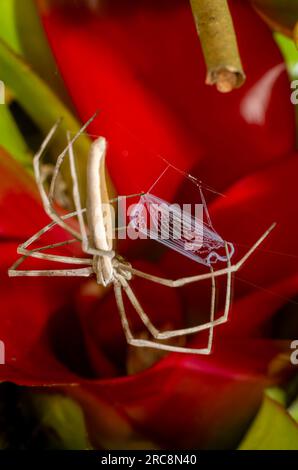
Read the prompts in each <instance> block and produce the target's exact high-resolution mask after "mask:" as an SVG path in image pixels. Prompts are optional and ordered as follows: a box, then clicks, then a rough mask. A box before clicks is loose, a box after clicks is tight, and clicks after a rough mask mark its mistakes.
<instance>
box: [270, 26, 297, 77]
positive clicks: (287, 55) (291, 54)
mask: <svg viewBox="0 0 298 470" xmlns="http://www.w3.org/2000/svg"><path fill="white" fill-rule="evenodd" d="M275 40H276V42H277V44H278V45H279V48H280V50H281V52H282V55H283V56H284V59H285V62H286V64H287V67H288V70H289V73H290V75H291V77H292V78H297V77H298V50H297V48H296V46H295V44H294V43H293V41H292V40H291V39H289V38H287V37H286V36H284V35H283V34H279V33H275Z"/></svg>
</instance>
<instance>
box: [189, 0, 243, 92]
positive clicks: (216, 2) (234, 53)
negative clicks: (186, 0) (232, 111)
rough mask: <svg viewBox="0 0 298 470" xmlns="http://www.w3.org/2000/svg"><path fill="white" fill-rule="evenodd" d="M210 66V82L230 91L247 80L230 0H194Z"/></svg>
mask: <svg viewBox="0 0 298 470" xmlns="http://www.w3.org/2000/svg"><path fill="white" fill-rule="evenodd" d="M190 4H191V8H192V12H193V16H194V19H195V24H196V28H197V31H198V34H199V37H200V40H201V45H202V49H203V53H204V57H205V62H206V66H207V77H206V83H207V84H208V85H214V84H215V85H216V87H217V89H218V91H220V92H222V93H228V92H230V91H232V90H233V89H234V88H238V87H240V86H241V85H242V84H243V83H244V81H245V74H244V71H243V68H242V63H241V58H240V55H239V50H238V44H237V38H236V34H235V30H234V25H233V21H232V17H231V14H230V10H229V7H228V4H227V1H226V0H190Z"/></svg>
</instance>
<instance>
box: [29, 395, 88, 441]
mask: <svg viewBox="0 0 298 470" xmlns="http://www.w3.org/2000/svg"><path fill="white" fill-rule="evenodd" d="M31 400H32V406H33V410H34V413H35V416H36V418H37V419H38V423H39V424H38V429H40V430H41V432H42V433H43V434H44V435H46V436H47V439H46V447H47V448H48V449H66V450H85V449H91V445H90V443H89V440H88V434H87V430H86V426H85V420H84V416H83V413H82V410H81V408H80V406H79V405H78V404H77V403H76V402H75V401H74V400H72V399H71V398H68V397H66V396H64V395H58V394H55V395H51V394H43V393H38V394H37V393H34V394H32V397H31ZM38 429H36V430H35V432H38Z"/></svg>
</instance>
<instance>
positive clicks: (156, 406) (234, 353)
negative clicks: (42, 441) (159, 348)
mask: <svg viewBox="0 0 298 470" xmlns="http://www.w3.org/2000/svg"><path fill="white" fill-rule="evenodd" d="M285 347H286V348H287V347H288V346H286V345H285ZM282 349H283V347H282V345H279V346H278V344H277V343H274V342H272V341H265V340H264V341H262V340H261V341H252V340H250V341H246V340H241V341H238V342H237V341H236V342H235V341H225V343H224V344H220V345H219V347H217V350H216V353H215V354H213V355H212V356H210V357H195V356H192V355H177V354H175V355H174V354H172V355H170V356H168V357H167V358H166V359H163V360H162V361H160V362H159V363H158V364H157V365H156V366H155V367H153V368H151V369H148V370H146V371H145V372H142V373H139V374H136V375H134V376H130V377H126V378H122V379H112V380H102V381H101V382H94V383H89V384H85V386H84V387H81V388H78V387H72V388H67V389H65V390H66V392H67V393H69V394H70V395H71V396H73V397H75V398H76V399H77V400H79V402H80V403H81V405H82V406H83V408H84V409H85V410H86V416H87V418H88V423H89V426H90V427H89V429H90V432H91V440H92V443H93V444H94V445H95V446H98V443H100V442H101V430H102V429H103V428H104V425H105V424H107V425H108V423H109V422H110V423H111V421H109V419H108V418H107V417H106V416H103V415H104V413H103V412H102V409H101V404H102V402H107V403H108V404H110V406H111V410H114V411H115V410H116V411H119V412H120V413H121V415H122V416H123V417H124V418H126V419H128V421H129V422H130V424H131V425H132V426H133V428H135V429H138V431H139V432H141V433H142V434H143V435H144V436H146V437H147V438H148V439H150V440H152V441H153V442H155V443H159V445H160V446H161V447H163V448H171V449H172V448H182V449H183V448H197V449H198V448H199V449H205V448H217V449H219V448H233V447H235V446H236V445H237V444H238V443H239V441H240V439H241V438H242V436H243V434H244V432H245V430H246V429H247V426H248V424H249V422H250V421H251V419H252V418H253V417H254V414H255V413H256V411H257V409H258V407H259V405H260V403H261V400H262V393H263V390H264V387H266V386H268V385H269V384H270V382H271V381H272V380H273V381H276V376H275V379H273V377H271V379H270V378H268V374H269V376H270V374H273V375H274V374H275V373H276V372H277V371H278V369H279V367H280V364H279V363H278V361H277V359H276V354H278V351H279V352H281V351H282ZM273 358H275V361H273ZM280 360H281V364H282V358H281V359H280ZM265 377H267V378H265ZM90 402H91V403H92V408H91V410H90ZM110 417H111V419H113V412H112V413H111V415H110ZM119 434H120V436H119ZM115 435H116V436H117V442H119V441H120V442H121V433H120V431H119V430H118V429H116V430H115ZM126 436H127V434H125V436H124V437H126ZM110 439H111V441H113V433H112V436H111V437H110ZM105 445H107V443H106V442H105ZM110 445H111V442H109V443H108V448H110V447H109V446H110ZM120 448H123V447H120Z"/></svg>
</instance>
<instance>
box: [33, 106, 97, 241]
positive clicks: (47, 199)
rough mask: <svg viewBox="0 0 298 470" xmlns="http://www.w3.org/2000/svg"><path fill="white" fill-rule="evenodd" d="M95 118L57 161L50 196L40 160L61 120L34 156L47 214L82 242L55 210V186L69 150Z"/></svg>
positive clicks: (36, 173) (37, 181)
mask: <svg viewBox="0 0 298 470" xmlns="http://www.w3.org/2000/svg"><path fill="white" fill-rule="evenodd" d="M95 116H96V114H95V115H94V116H92V117H91V118H90V119H89V121H87V122H86V124H84V126H83V127H82V128H81V129H80V130H79V132H78V133H77V134H76V135H75V136H74V137H73V139H72V140H71V142H70V143H69V145H68V146H67V147H66V148H65V149H64V150H63V152H61V154H60V155H59V156H58V158H57V161H56V165H55V168H54V173H53V177H52V181H51V184H50V191H49V195H47V193H46V191H45V188H44V185H43V179H42V176H41V173H40V160H41V157H42V155H43V153H44V151H45V149H46V147H47V146H48V144H49V142H50V141H51V139H52V137H53V136H54V134H55V132H56V131H57V129H58V127H59V125H60V120H58V121H57V122H56V124H55V125H54V126H53V127H52V129H51V130H50V132H49V133H48V135H47V136H46V138H45V139H44V141H43V143H42V144H41V147H40V149H39V151H38V152H37V153H36V155H35V156H34V159H33V168H34V173H35V179H36V184H37V187H38V190H39V193H40V196H41V200H42V203H43V207H44V210H45V212H46V213H47V215H48V216H49V217H50V219H52V220H53V221H54V222H56V224H58V225H60V227H62V228H64V229H65V230H66V231H67V232H69V233H71V235H72V236H73V237H75V238H76V239H77V240H80V241H81V234H80V233H79V232H78V231H77V230H75V229H73V228H72V227H70V226H69V225H67V224H66V223H65V222H64V220H63V218H62V217H61V216H60V215H59V214H58V213H57V211H56V210H55V209H54V207H53V200H54V193H55V184H56V180H57V176H58V174H59V170H60V168H61V165H62V163H63V161H64V158H65V156H66V154H67V152H68V150H69V146H70V145H73V144H74V142H75V141H76V140H77V139H78V138H79V137H80V135H81V134H82V133H83V132H84V131H85V129H86V128H87V127H88V126H89V124H90V122H92V121H93V119H94V118H95Z"/></svg>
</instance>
